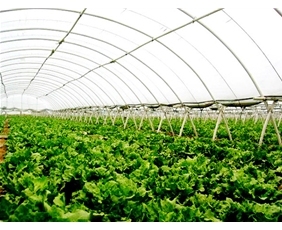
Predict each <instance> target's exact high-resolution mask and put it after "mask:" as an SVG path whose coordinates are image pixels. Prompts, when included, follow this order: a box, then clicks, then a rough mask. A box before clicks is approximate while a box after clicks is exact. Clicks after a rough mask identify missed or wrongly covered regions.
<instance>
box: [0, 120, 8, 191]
mask: <svg viewBox="0 0 282 230" xmlns="http://www.w3.org/2000/svg"><path fill="white" fill-rule="evenodd" d="M8 133H9V124H8V120H6V121H5V123H4V129H3V132H2V133H1V134H0V163H3V162H4V156H5V154H6V150H7V147H6V145H5V142H6V139H7V137H8ZM4 193H5V190H4V189H2V188H0V196H1V195H3V194H4Z"/></svg>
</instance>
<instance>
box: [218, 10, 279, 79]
mask: <svg viewBox="0 0 282 230" xmlns="http://www.w3.org/2000/svg"><path fill="white" fill-rule="evenodd" d="M222 12H224V13H225V14H226V15H227V16H228V17H229V18H230V19H231V20H232V21H233V22H234V23H235V24H236V25H237V26H238V27H239V28H240V29H241V30H242V31H243V32H244V33H245V34H246V35H247V36H248V37H249V38H250V39H251V40H252V42H253V43H254V44H255V45H256V46H257V48H258V49H259V50H260V51H261V53H262V54H263V56H264V57H265V58H266V60H267V61H268V63H269V64H270V65H271V67H272V68H273V70H274V71H275V73H276V74H277V76H278V77H279V78H280V80H281V81H282V78H281V76H280V75H279V73H278V71H277V70H276V68H275V67H274V65H273V64H272V62H271V61H270V60H269V58H268V57H267V55H266V54H265V53H264V52H263V50H262V49H261V47H260V46H259V45H258V44H257V43H256V41H255V40H254V39H253V38H252V37H251V36H250V35H249V34H248V33H247V31H246V30H244V28H243V27H242V26H241V25H239V23H237V22H236V21H235V20H234V18H232V17H231V16H230V15H229V14H228V13H226V12H225V10H222Z"/></svg>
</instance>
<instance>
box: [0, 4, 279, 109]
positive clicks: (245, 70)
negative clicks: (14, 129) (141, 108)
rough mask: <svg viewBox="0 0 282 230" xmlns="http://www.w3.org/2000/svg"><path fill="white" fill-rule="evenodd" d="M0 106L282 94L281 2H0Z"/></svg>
mask: <svg viewBox="0 0 282 230" xmlns="http://www.w3.org/2000/svg"><path fill="white" fill-rule="evenodd" d="M0 22H1V24H0V73H1V76H0V77H1V108H3V107H8V108H13V107H15V108H20V109H34V110H42V109H53V110H60V109H67V108H80V107H91V106H100V107H101V106H102V107H104V106H122V105H140V104H146V105H147V104H154V105H155V104H168V105H169V104H175V103H180V104H182V103H188V104H189V103H201V102H208V101H213V102H216V101H222V100H228V101H232V100H240V99H252V98H254V97H257V96H282V58H281V51H282V43H281V41H282V30H281V28H282V17H281V11H280V10H279V9H272V8H265V9H258V8H257V9H252V8H247V9H240V8H236V9H228V8H227V9H207V8H204V9H200V8H197V9H193V8H191V9H176V8H174V9H173V8H171V9H168V8H166V9H165V8H160V9H156V8H154V9H146V8H142V9H138V8H135V9H125V8H120V9H117V8H109V9H107V8H95V9H90V8H87V9H83V8H81V9H70V8H66V9H56V8H21V9H2V10H1V11H0Z"/></svg>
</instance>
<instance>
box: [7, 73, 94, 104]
mask: <svg viewBox="0 0 282 230" xmlns="http://www.w3.org/2000/svg"><path fill="white" fill-rule="evenodd" d="M22 69H27V70H31V69H35V70H37V68H20V69H19V68H18V69H17V70H22ZM45 70H46V71H50V72H54V73H56V74H61V75H64V76H67V75H65V74H63V73H60V72H58V71H54V70H50V69H45ZM10 71H14V70H10ZM5 72H8V71H5ZM49 75H50V74H49ZM51 76H54V77H58V76H56V75H51ZM58 78H60V79H62V78H61V77H58ZM78 88H79V89H80V90H82V89H81V88H80V87H78ZM80 103H81V101H80ZM93 103H94V104H96V103H95V102H94V101H93Z"/></svg>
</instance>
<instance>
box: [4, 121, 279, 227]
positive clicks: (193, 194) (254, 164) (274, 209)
mask: <svg viewBox="0 0 282 230" xmlns="http://www.w3.org/2000/svg"><path fill="white" fill-rule="evenodd" d="M131 125H132V124H131ZM173 125H176V124H173ZM230 125H231V131H232V134H233V136H234V139H235V141H233V142H231V141H229V140H228V139H227V138H225V137H227V134H226V133H224V130H223V129H221V131H220V133H219V134H218V137H219V139H218V140H217V141H215V142H211V138H210V136H211V135H212V131H213V128H214V122H212V121H206V122H205V123H203V122H199V123H197V127H200V129H199V131H200V133H199V136H200V137H199V138H193V137H192V138H189V137H187V136H188V133H189V132H190V128H189V126H188V125H187V126H186V128H185V130H184V134H185V135H186V136H184V137H177V136H169V135H166V133H165V132H161V133H156V132H152V131H150V130H149V129H147V128H146V124H145V126H144V127H143V129H142V130H140V131H138V130H136V129H135V128H134V127H129V128H128V129H123V127H122V125H119V124H118V123H117V124H116V125H115V126H112V125H101V124H87V123H83V122H75V121H70V120H59V119H50V118H39V117H37V118H35V117H29V116H13V117H11V118H10V133H9V138H8V140H7V142H6V144H7V147H8V153H7V155H6V158H5V162H4V163H3V164H1V165H0V180H1V184H0V186H1V187H3V188H4V189H5V190H6V194H5V195H3V196H2V197H0V220H2V221H143V222H144V221H183V222H184V221H186V222H187V221H282V209H281V208H282V203H281V200H282V190H279V186H280V184H282V160H281V159H282V158H281V155H282V154H281V147H279V146H278V145H275V144H274V145H273V141H274V139H275V136H273V135H272V134H271V132H268V134H267V135H268V136H267V138H266V141H265V143H264V144H263V146H262V147H261V148H258V145H257V144H256V143H257V142H255V140H256V139H257V138H259V135H260V130H261V124H259V123H258V124H254V123H248V122H246V123H245V124H235V123H234V122H233V123H232V121H231V122H230ZM132 126H133V125H132ZM164 129H165V124H164ZM191 132H192V131H191ZM274 142H275V141H274ZM270 143H272V144H270Z"/></svg>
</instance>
